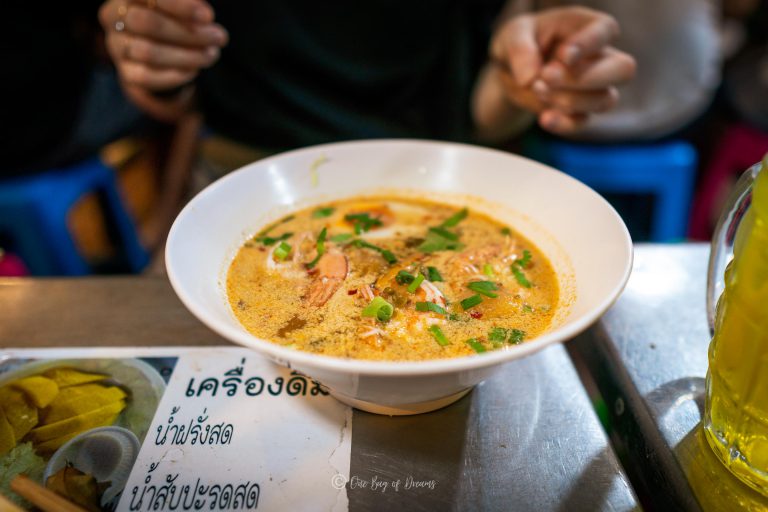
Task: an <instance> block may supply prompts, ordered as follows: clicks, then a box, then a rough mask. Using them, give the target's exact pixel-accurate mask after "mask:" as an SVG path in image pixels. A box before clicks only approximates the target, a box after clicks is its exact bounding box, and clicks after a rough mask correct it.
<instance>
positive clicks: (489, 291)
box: [467, 281, 499, 299]
mask: <svg viewBox="0 0 768 512" xmlns="http://www.w3.org/2000/svg"><path fill="white" fill-rule="evenodd" d="M467 288H469V289H470V290H472V291H473V292H477V293H479V294H481V295H485V296H486V297H490V298H492V299H495V298H496V297H498V296H499V295H498V294H497V293H493V292H494V291H496V290H498V289H499V288H498V287H497V286H496V283H492V282H490V281H472V282H471V283H469V284H468V285H467Z"/></svg>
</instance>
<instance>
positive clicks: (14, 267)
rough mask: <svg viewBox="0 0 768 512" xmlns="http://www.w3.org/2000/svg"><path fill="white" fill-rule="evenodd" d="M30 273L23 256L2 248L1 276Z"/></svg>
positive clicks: (0, 253)
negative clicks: (20, 256)
mask: <svg viewBox="0 0 768 512" xmlns="http://www.w3.org/2000/svg"><path fill="white" fill-rule="evenodd" d="M28 275H29V270H28V269H27V266H26V265H25V264H24V262H23V261H22V260H21V258H19V257H18V256H16V255H15V254H11V253H9V252H3V251H2V250H0V276H3V277H23V276H28Z"/></svg>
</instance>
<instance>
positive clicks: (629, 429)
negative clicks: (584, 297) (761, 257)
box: [569, 244, 768, 511]
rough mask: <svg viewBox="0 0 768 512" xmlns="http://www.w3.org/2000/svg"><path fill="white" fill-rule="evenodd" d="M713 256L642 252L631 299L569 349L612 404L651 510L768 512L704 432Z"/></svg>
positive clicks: (662, 248)
mask: <svg viewBox="0 0 768 512" xmlns="http://www.w3.org/2000/svg"><path fill="white" fill-rule="evenodd" d="M708 257H709V246H708V245H704V244H695V245H694V244H685V245H677V246H670V245H645V244H640V245H638V246H636V248H635V263H634V269H633V271H632V276H631V278H630V281H629V284H628V286H627V289H626V290H625V292H624V294H623V295H622V296H621V298H620V299H619V300H618V302H617V303H616V305H615V306H614V307H613V308H612V309H611V310H610V311H609V312H608V313H607V314H606V315H605V316H604V317H603V318H602V319H601V320H600V321H599V322H598V323H597V325H595V326H594V327H593V328H592V329H590V330H589V331H588V332H587V333H585V334H584V335H582V336H580V337H578V338H577V339H576V340H574V341H573V342H572V343H571V344H570V345H569V348H570V350H571V353H572V354H573V355H574V357H575V358H576V359H577V361H578V360H579V359H581V360H583V362H584V363H585V365H586V367H587V368H588V369H589V373H590V374H591V376H592V378H593V379H594V381H595V383H596V384H597V387H598V389H599V391H600V393H601V394H602V395H603V398H604V399H605V401H606V403H607V405H608V409H609V412H610V421H611V436H612V439H613V440H614V441H615V442H614V444H615V446H617V449H618V451H619V453H620V454H621V455H622V458H623V460H624V461H625V466H626V467H627V469H628V472H629V476H630V478H631V480H632V483H633V485H634V487H635V489H636V490H637V493H638V495H639V497H640V499H641V501H642V503H643V504H644V505H646V506H647V508H649V509H653V510H691V511H696V510H729V511H731V510H739V509H744V510H768V500H766V499H765V498H763V497H761V496H760V495H758V494H757V493H756V492H754V491H752V490H751V489H749V488H748V487H746V486H744V485H743V484H741V483H740V482H739V481H738V480H736V479H735V478H734V477H732V476H731V475H730V473H728V471H727V470H725V468H724V467H723V466H722V465H721V464H720V463H719V461H718V460H717V459H716V458H715V457H714V455H713V454H712V453H711V451H710V449H709V447H708V446H707V445H706V441H705V440H704V439H703V437H702V433H701V428H700V419H701V412H702V409H703V405H704V382H705V380H704V379H705V376H706V372H707V348H708V346H709V341H710V336H709V329H708V326H707V317H706V311H705V288H706V271H707V259H708ZM750 507H751V508H750Z"/></svg>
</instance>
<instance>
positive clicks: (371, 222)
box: [344, 213, 382, 235]
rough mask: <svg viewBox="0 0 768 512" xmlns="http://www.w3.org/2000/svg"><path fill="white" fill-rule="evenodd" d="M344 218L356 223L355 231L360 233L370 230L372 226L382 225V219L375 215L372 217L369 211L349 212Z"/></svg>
mask: <svg viewBox="0 0 768 512" xmlns="http://www.w3.org/2000/svg"><path fill="white" fill-rule="evenodd" d="M344 220H346V221H347V222H353V223H354V225H355V233H357V234H358V235H359V234H360V233H364V232H366V231H370V229H371V228H375V227H379V226H381V225H382V224H381V221H380V220H379V219H376V218H374V217H371V216H370V215H369V214H367V213H349V214H347V215H345V216H344Z"/></svg>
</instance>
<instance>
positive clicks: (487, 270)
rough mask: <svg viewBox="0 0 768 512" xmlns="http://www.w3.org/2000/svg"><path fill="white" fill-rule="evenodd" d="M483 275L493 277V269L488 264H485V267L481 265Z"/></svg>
mask: <svg viewBox="0 0 768 512" xmlns="http://www.w3.org/2000/svg"><path fill="white" fill-rule="evenodd" d="M483 274H485V275H487V276H488V277H493V276H494V273H493V267H492V266H491V264H490V263H486V264H485V265H483Z"/></svg>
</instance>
